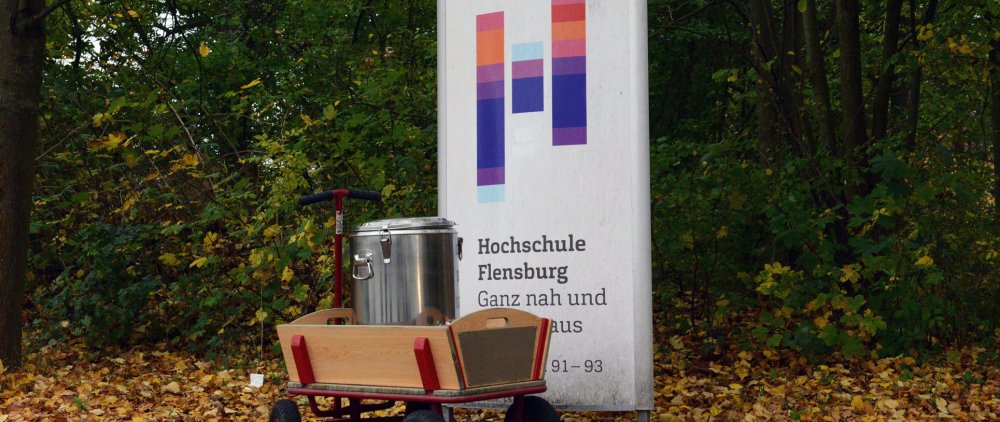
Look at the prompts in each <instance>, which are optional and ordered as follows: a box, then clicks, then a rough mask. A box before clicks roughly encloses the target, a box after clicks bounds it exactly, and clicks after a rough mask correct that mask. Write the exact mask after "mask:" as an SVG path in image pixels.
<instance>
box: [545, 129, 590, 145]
mask: <svg viewBox="0 0 1000 422" xmlns="http://www.w3.org/2000/svg"><path fill="white" fill-rule="evenodd" d="M586 143H587V127H586V126H584V127H556V128H552V145H557V146H558V145H585V144H586Z"/></svg>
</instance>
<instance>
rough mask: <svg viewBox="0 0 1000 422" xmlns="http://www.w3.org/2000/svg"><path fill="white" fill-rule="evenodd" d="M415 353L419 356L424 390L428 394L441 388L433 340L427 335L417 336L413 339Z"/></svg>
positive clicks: (418, 360) (418, 365)
mask: <svg viewBox="0 0 1000 422" xmlns="http://www.w3.org/2000/svg"><path fill="white" fill-rule="evenodd" d="M413 354H414V355H416V357H417V368H418V369H420V381H421V382H423V383H424V391H427V393H428V394H430V393H433V392H435V391H437V390H440V389H441V381H440V380H438V374H437V368H435V367H434V355H433V354H431V342H430V341H429V340H427V337H417V339H416V340H413Z"/></svg>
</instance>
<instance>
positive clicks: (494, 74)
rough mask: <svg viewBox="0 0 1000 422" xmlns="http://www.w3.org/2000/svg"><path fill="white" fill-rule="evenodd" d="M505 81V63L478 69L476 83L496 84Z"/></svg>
mask: <svg viewBox="0 0 1000 422" xmlns="http://www.w3.org/2000/svg"><path fill="white" fill-rule="evenodd" d="M502 80H503V63H497V64H490V65H486V66H479V67H477V68H476V82H478V83H483V82H496V81H502Z"/></svg>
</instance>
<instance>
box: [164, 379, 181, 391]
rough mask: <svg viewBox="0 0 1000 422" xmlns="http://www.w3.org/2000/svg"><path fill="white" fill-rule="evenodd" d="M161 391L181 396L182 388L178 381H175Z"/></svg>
mask: <svg viewBox="0 0 1000 422" xmlns="http://www.w3.org/2000/svg"><path fill="white" fill-rule="evenodd" d="M160 391H164V392H168V393H174V394H180V393H181V386H180V384H178V383H177V381H173V382H171V383H170V384H167V385H164V386H163V388H161V389H160Z"/></svg>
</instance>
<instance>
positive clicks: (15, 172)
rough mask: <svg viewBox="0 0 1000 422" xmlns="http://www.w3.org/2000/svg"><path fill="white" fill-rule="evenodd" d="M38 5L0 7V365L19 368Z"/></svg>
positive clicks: (38, 70)
mask: <svg viewBox="0 0 1000 422" xmlns="http://www.w3.org/2000/svg"><path fill="white" fill-rule="evenodd" d="M44 9H45V1H44V0H2V1H0V360H3V363H4V365H6V366H12V367H13V366H17V365H19V364H20V363H21V328H22V321H21V313H22V306H23V303H24V302H23V301H24V283H25V275H26V273H27V266H28V265H27V264H28V226H29V223H30V214H31V194H32V193H31V192H32V184H33V181H34V171H35V149H36V144H37V143H38V100H39V93H40V90H41V83H42V69H43V68H42V66H43V63H44V59H45V36H44V33H45V32H44V27H43V23H42V22H43V20H44V17H40V18H39V19H34V17H35V16H38V15H39V14H40V13H42V11H43V10H44Z"/></svg>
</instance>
